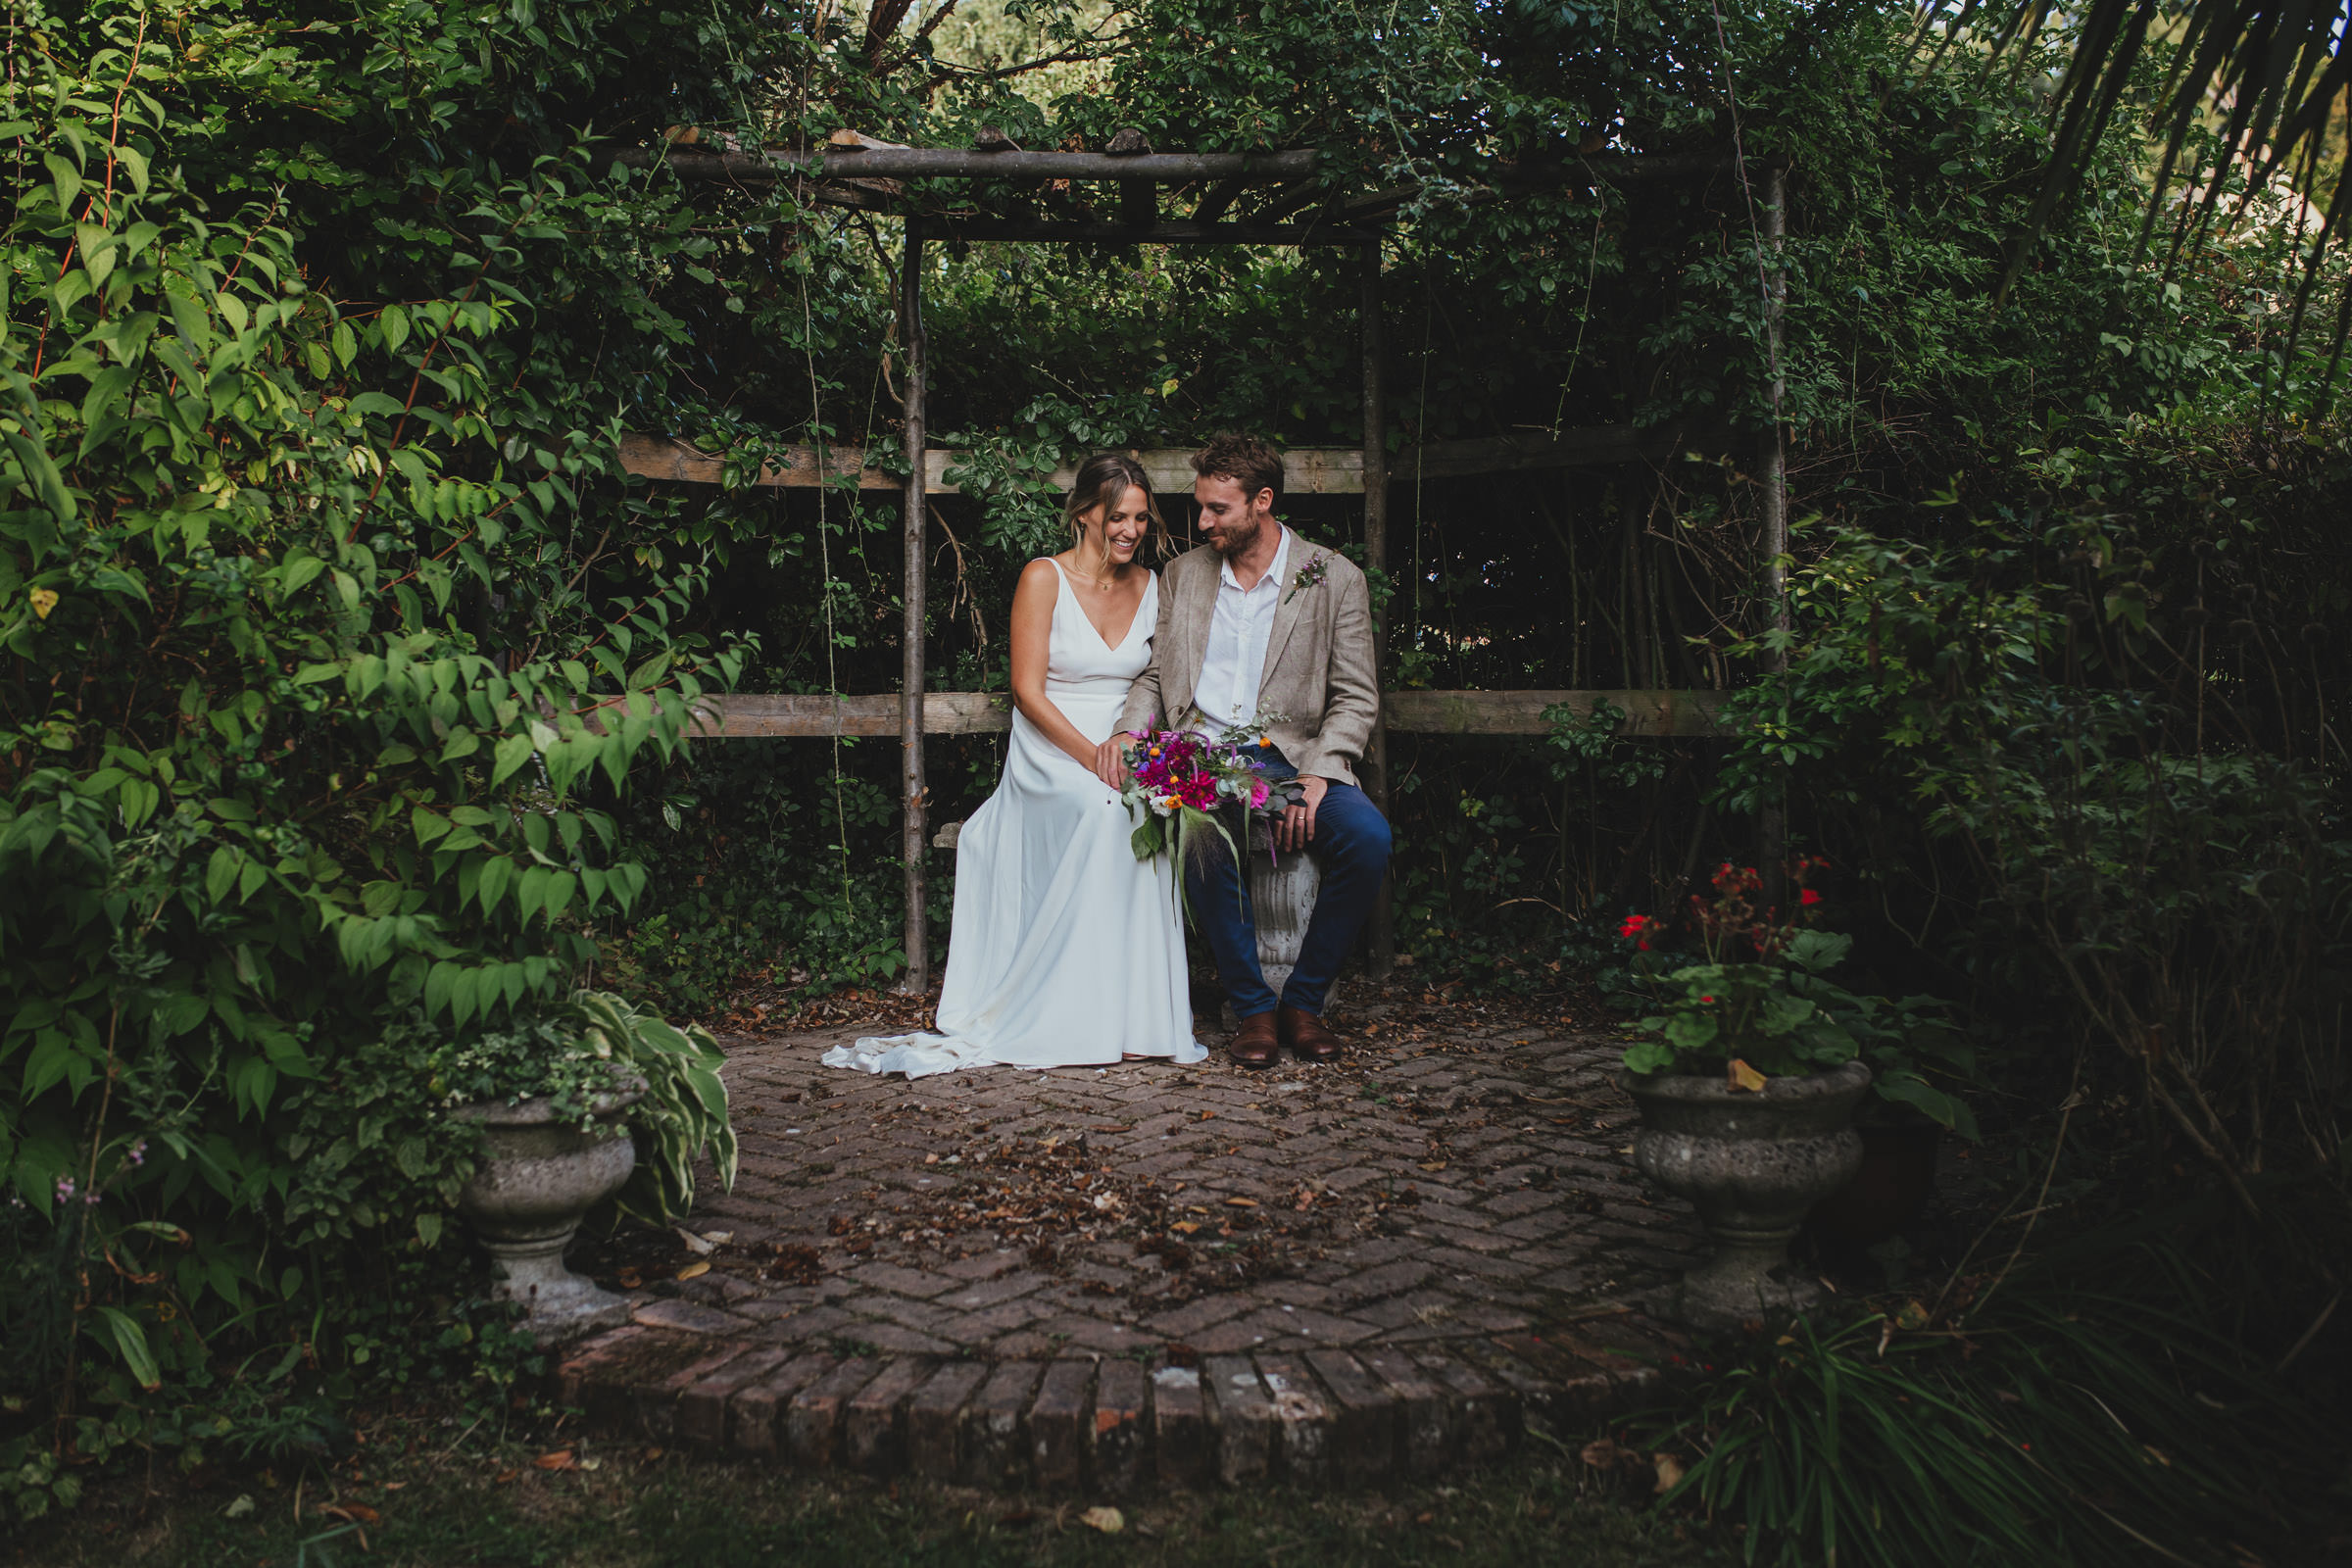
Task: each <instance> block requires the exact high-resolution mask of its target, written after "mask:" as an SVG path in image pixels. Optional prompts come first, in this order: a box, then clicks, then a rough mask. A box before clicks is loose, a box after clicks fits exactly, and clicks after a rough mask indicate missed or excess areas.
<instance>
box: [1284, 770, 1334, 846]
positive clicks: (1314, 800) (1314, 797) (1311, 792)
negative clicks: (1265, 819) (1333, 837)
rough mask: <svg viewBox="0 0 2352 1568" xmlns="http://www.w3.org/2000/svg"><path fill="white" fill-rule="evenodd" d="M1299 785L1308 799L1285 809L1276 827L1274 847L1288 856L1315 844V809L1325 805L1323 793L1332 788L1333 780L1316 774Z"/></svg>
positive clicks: (1308, 776)
mask: <svg viewBox="0 0 2352 1568" xmlns="http://www.w3.org/2000/svg"><path fill="white" fill-rule="evenodd" d="M1299 785H1300V787H1301V788H1303V789H1304V790H1305V791H1306V799H1305V800H1303V801H1301V802H1299V804H1298V805H1297V806H1292V807H1286V808H1284V809H1283V813H1282V820H1281V821H1280V822H1278V823H1276V824H1275V825H1274V847H1275V848H1276V849H1278V850H1280V851H1282V852H1283V853H1284V854H1286V855H1287V854H1289V853H1290V852H1292V851H1294V850H1303V849H1305V848H1306V847H1307V846H1308V845H1309V844H1311V843H1313V842H1314V838H1315V808H1317V807H1319V806H1321V805H1322V804H1323V792H1324V791H1326V790H1328V789H1330V788H1331V780H1329V779H1327V778H1324V777H1321V776H1320V775H1318V774H1314V773H1309V774H1307V775H1306V776H1305V777H1304V778H1301V779H1300V780H1299Z"/></svg>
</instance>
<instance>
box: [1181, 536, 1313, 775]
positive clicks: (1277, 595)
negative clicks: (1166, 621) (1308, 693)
mask: <svg viewBox="0 0 2352 1568" xmlns="http://www.w3.org/2000/svg"><path fill="white" fill-rule="evenodd" d="M1274 526H1276V527H1277V528H1282V542H1281V543H1280V544H1279V545H1277V546H1276V547H1275V549H1274V564H1272V565H1271V566H1268V567H1267V568H1266V574H1265V575H1264V576H1262V577H1260V578H1258V579H1257V585H1256V586H1255V587H1253V588H1250V589H1249V590H1248V591H1246V592H1245V591H1244V590H1243V588H1242V584H1241V580H1240V579H1239V578H1237V577H1235V576H1234V574H1233V563H1232V562H1230V561H1221V562H1219V563H1218V564H1217V604H1216V608H1215V610H1214V611H1212V612H1211V613H1210V614H1209V619H1208V649H1207V651H1206V653H1204V654H1203V655H1202V656H1201V678H1200V680H1198V681H1197V682H1195V683H1194V686H1193V706H1194V707H1196V708H1198V709H1199V710H1200V711H1201V718H1202V719H1203V720H1204V723H1203V725H1202V728H1201V733H1203V734H1211V735H1213V734H1214V733H1216V732H1217V731H1218V730H1220V729H1223V728H1225V727H1226V726H1228V725H1232V724H1247V723H1249V722H1250V720H1251V719H1253V718H1255V717H1256V716H1257V685H1258V682H1259V680H1260V679H1262V678H1263V677H1264V675H1265V669H1266V643H1267V640H1268V639H1269V638H1271V637H1272V636H1273V634H1274V612H1275V611H1276V610H1278V609H1280V608H1281V607H1282V595H1283V584H1284V582H1285V581H1286V580H1287V579H1286V578H1285V576H1284V568H1285V567H1287V566H1288V565H1289V564H1290V560H1291V530H1290V529H1288V528H1285V527H1283V525H1282V524H1281V523H1276V524H1275V525H1274Z"/></svg>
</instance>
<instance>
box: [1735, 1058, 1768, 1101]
mask: <svg viewBox="0 0 2352 1568" xmlns="http://www.w3.org/2000/svg"><path fill="white" fill-rule="evenodd" d="M1730 1077H1731V1084H1732V1087H1733V1088H1734V1089H1744V1090H1746V1091H1748V1092H1749V1093H1750V1094H1761V1093H1763V1090H1764V1075H1763V1074H1762V1073H1760V1072H1758V1071H1756V1069H1755V1068H1753V1067H1750V1066H1749V1065H1748V1064H1747V1063H1746V1062H1744V1061H1741V1060H1740V1058H1739V1057H1738V1056H1734V1057H1733V1058H1732V1067H1731V1073H1730Z"/></svg>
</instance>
